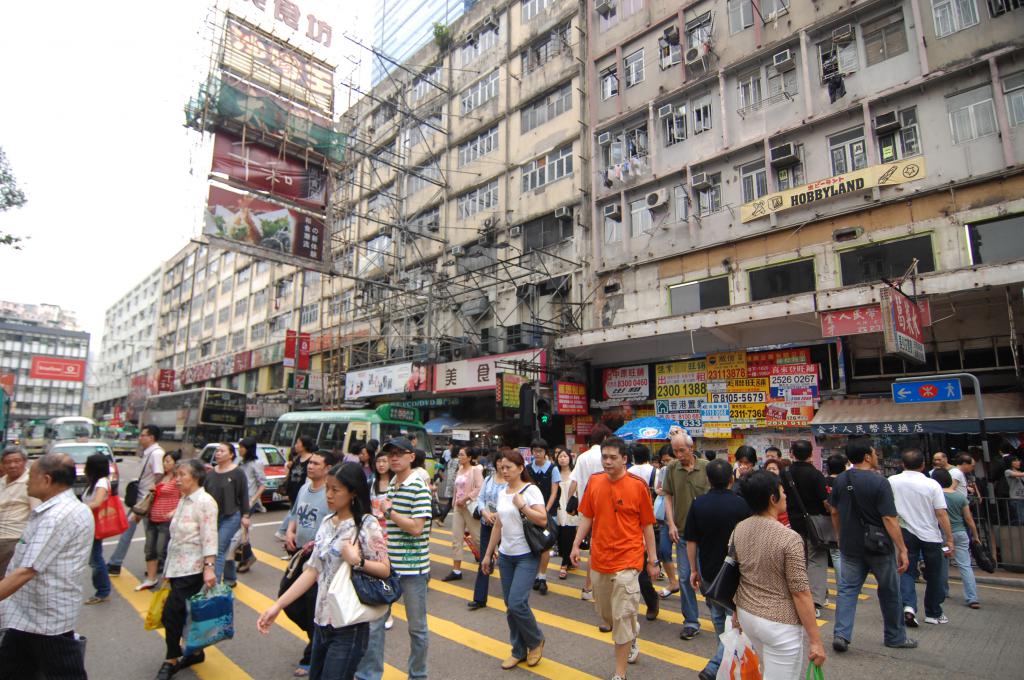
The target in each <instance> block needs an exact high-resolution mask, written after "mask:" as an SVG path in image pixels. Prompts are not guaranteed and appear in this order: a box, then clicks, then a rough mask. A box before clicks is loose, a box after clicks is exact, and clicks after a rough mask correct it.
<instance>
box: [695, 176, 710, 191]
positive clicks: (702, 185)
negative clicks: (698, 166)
mask: <svg viewBox="0 0 1024 680" xmlns="http://www.w3.org/2000/svg"><path fill="white" fill-rule="evenodd" d="M710 186H711V182H709V181H708V173H706V172H695V173H693V175H692V176H691V177H690V187H692V188H693V189H707V188H708V187H710Z"/></svg>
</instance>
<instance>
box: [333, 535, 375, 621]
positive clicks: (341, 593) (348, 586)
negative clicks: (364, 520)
mask: <svg viewBox="0 0 1024 680" xmlns="http://www.w3.org/2000/svg"><path fill="white" fill-rule="evenodd" d="M358 531H359V529H358V528H357V529H356V532H358ZM354 535H355V533H353V534H352V536H349V538H348V540H350V541H351V540H352V537H353V536H354ZM387 611H388V606H387V605H386V604H385V605H378V606H370V605H365V604H363V603H362V602H361V601H360V599H359V596H358V595H356V588H355V586H354V585H352V565H350V564H349V563H348V562H346V561H345V560H341V566H340V567H338V571H337V572H336V573H335V574H334V578H333V579H331V586H330V588H328V589H327V616H328V618H329V620H330V622H331V625H332V626H334V627H335V628H344V627H346V626H354V625H356V624H357V623H369V622H370V621H376V620H377V619H379V618H380V617H382V616H384V615H385V614H386V613H387Z"/></svg>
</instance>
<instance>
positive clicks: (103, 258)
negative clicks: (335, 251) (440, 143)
mask: <svg viewBox="0 0 1024 680" xmlns="http://www.w3.org/2000/svg"><path fill="white" fill-rule="evenodd" d="M217 1H218V2H219V3H220V5H221V6H222V7H223V6H227V5H230V6H232V7H233V8H236V9H237V10H239V11H247V12H250V13H252V12H257V11H258V10H257V9H256V8H255V6H258V4H261V3H260V2H259V1H258V0H257V2H253V0H217ZM274 2H275V0H266V2H265V5H266V7H267V11H268V13H272V8H273V5H274ZM294 2H296V4H298V5H299V6H300V9H301V10H302V12H303V15H304V16H305V15H306V14H308V13H310V12H315V13H316V14H317V16H318V17H320V18H323V19H324V20H326V21H328V22H329V23H330V24H331V25H332V27H333V33H334V35H333V39H332V50H331V51H330V52H329V53H327V54H323V55H322V56H325V57H327V58H328V59H329V60H330V61H331V62H333V63H340V64H342V66H340V67H339V69H338V73H339V74H340V76H339V77H341V78H346V79H347V78H349V77H352V78H355V79H358V80H359V81H361V82H362V83H364V85H366V84H368V83H369V64H370V59H369V56H370V55H369V54H367V53H365V51H362V50H361V49H360V48H358V47H356V46H354V45H353V44H352V43H350V42H349V41H347V40H345V39H344V37H343V36H342V33H343V32H344V31H348V32H350V34H351V35H353V36H355V37H358V38H360V39H361V40H362V41H363V42H365V43H367V44H369V43H370V42H371V40H372V35H371V33H372V18H373V17H372V14H373V8H374V6H375V4H376V2H377V0H360V1H359V2H355V1H354V0H294ZM213 3H214V0H173V1H172V0H163V1H160V2H138V1H137V0H135V1H133V2H129V1H128V0H107V1H105V2H89V3H86V2H68V1H62V2H57V3H49V2H46V3H44V2H15V3H5V6H4V10H3V14H4V17H3V21H0V63H2V64H3V65H4V67H3V78H2V79H0V148H3V149H4V151H5V153H6V154H7V160H8V162H9V163H10V165H11V168H12V170H13V172H14V176H15V178H16V180H17V182H18V185H19V187H20V188H21V189H22V190H23V191H24V192H25V194H26V197H27V199H28V202H27V204H26V205H25V206H24V207H23V208H20V209H13V210H8V211H6V212H4V213H0V231H2V232H5V233H12V234H15V235H17V236H27V237H28V239H27V240H26V241H24V243H23V248H22V250H14V249H12V248H9V247H3V246H0V272H2V274H0V276H2V279H0V280H2V281H3V284H2V286H0V299H5V300H12V301H15V302H25V303H50V304H57V305H60V306H62V307H66V308H68V309H71V310H73V311H75V312H76V313H77V315H78V321H79V325H80V326H81V327H82V329H83V330H86V331H88V332H90V333H92V341H91V347H92V351H93V352H97V351H98V350H99V347H100V339H101V336H102V333H103V316H104V313H105V311H106V309H107V308H108V307H109V306H111V305H112V304H113V303H115V302H116V301H117V300H118V299H119V298H120V297H121V296H123V295H124V294H125V293H127V292H128V291H129V290H130V289H131V288H132V287H133V286H134V285H136V284H137V283H139V282H141V281H142V279H143V278H145V277H146V275H147V274H149V273H150V272H152V271H153V270H154V269H156V268H157V267H158V266H159V265H160V263H161V262H162V261H163V260H165V259H167V258H169V257H171V256H173V255H174V254H175V253H176V252H178V250H180V249H181V248H182V247H183V246H185V245H186V244H187V243H188V241H189V239H191V238H194V237H196V236H198V235H199V234H200V232H201V223H202V210H203V200H204V197H205V181H206V174H207V171H208V170H209V159H210V156H209V153H210V151H209V145H208V144H204V142H203V140H202V138H201V136H200V135H199V134H198V133H196V132H193V131H191V130H188V129H186V128H185V127H184V126H183V122H184V113H183V109H184V106H185V104H186V102H187V101H188V99H189V97H190V96H192V95H194V94H195V92H196V90H197V89H198V85H199V83H200V82H201V81H202V80H204V79H205V74H206V72H207V70H208V66H209V62H208V58H207V56H206V55H207V54H208V52H206V45H207V44H208V42H209V39H210V29H209V28H208V27H207V26H206V18H207V16H209V15H210V14H211V12H210V9H211V7H212V5H213ZM268 17H269V21H270V22H272V21H273V18H272V16H271V15H270V14H268ZM346 54H350V55H351V56H352V57H353V58H355V59H357V60H360V61H361V63H362V66H361V67H360V68H359V69H358V70H357V71H356V72H355V73H353V70H355V67H354V66H353V65H352V64H351V63H350V62H348V61H347V60H346V59H345V58H344V57H345V55H346ZM339 99H341V98H340V97H339Z"/></svg>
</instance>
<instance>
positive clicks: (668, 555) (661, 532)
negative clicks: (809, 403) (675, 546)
mask: <svg viewBox="0 0 1024 680" xmlns="http://www.w3.org/2000/svg"><path fill="white" fill-rule="evenodd" d="M655 542H656V543H657V544H658V546H657V548H658V561H659V562H662V563H664V562H671V561H672V539H670V538H669V537H668V524H666V523H665V522H658V535H657V536H656V537H655Z"/></svg>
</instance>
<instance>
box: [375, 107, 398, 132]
mask: <svg viewBox="0 0 1024 680" xmlns="http://www.w3.org/2000/svg"><path fill="white" fill-rule="evenodd" d="M397 112H398V108H397V107H396V106H395V104H394V102H390V101H388V102H384V103H383V104H381V105H380V106H378V107H377V108H376V109H374V111H373V114H371V116H370V119H371V121H372V124H373V127H375V128H381V127H383V126H384V124H385V123H387V122H388V121H389V120H391V119H393V118H394V117H395V114H396V113H397Z"/></svg>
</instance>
